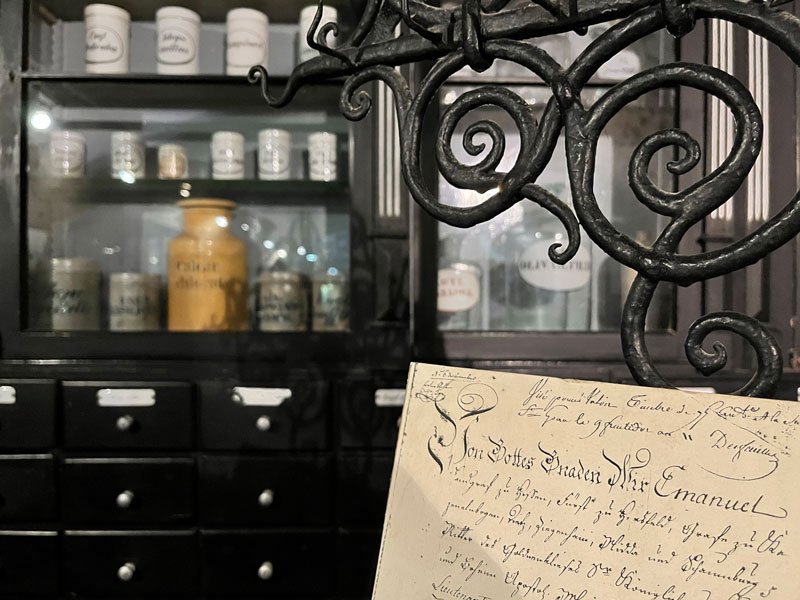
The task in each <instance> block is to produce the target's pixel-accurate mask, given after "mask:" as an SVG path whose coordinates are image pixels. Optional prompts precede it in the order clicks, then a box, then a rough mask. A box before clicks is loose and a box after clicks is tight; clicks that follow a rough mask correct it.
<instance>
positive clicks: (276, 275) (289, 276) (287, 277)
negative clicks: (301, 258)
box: [258, 271, 303, 283]
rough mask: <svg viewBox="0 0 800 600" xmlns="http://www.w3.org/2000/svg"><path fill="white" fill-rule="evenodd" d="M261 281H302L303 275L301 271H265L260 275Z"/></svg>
mask: <svg viewBox="0 0 800 600" xmlns="http://www.w3.org/2000/svg"><path fill="white" fill-rule="evenodd" d="M258 280H259V281H260V282H261V283H272V282H278V281H290V282H293V283H300V282H301V281H302V280H303V276H302V275H300V273H295V272H293V271H265V272H263V273H261V275H259V276H258Z"/></svg>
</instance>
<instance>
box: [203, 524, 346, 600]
mask: <svg viewBox="0 0 800 600" xmlns="http://www.w3.org/2000/svg"><path fill="white" fill-rule="evenodd" d="M201 554H202V565H203V580H204V587H205V591H206V592H207V593H209V594H215V595H224V596H241V595H252V597H259V598H275V597H309V596H328V597H330V596H331V595H332V592H333V573H334V560H333V543H332V539H331V536H330V535H329V534H327V533H284V532H276V533H255V534H254V533H228V532H212V531H204V532H203V533H202V535H201Z"/></svg>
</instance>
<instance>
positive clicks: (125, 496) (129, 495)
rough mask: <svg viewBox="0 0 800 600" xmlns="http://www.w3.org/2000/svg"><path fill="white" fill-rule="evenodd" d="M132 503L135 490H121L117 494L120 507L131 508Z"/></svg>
mask: <svg viewBox="0 0 800 600" xmlns="http://www.w3.org/2000/svg"><path fill="white" fill-rule="evenodd" d="M131 504H133V492H132V491H130V490H125V491H124V492H120V494H119V495H118V496H117V506H119V507H120V508H130V507H131Z"/></svg>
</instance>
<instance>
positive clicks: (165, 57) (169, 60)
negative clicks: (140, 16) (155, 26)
mask: <svg viewBox="0 0 800 600" xmlns="http://www.w3.org/2000/svg"><path fill="white" fill-rule="evenodd" d="M195 56H197V44H196V43H195V40H194V36H192V34H191V33H189V32H188V31H185V30H183V29H181V28H180V27H175V26H173V27H170V28H169V29H165V30H164V31H161V32H160V33H159V35H158V62H160V63H161V64H162V65H186V64H189V63H190V62H192V61H193V60H194V58H195Z"/></svg>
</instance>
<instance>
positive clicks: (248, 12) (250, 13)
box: [225, 8, 269, 24]
mask: <svg viewBox="0 0 800 600" xmlns="http://www.w3.org/2000/svg"><path fill="white" fill-rule="evenodd" d="M239 19H244V20H247V21H259V22H260V23H264V24H267V23H269V18H268V17H267V15H265V14H264V13H263V12H261V11H260V10H256V9H254V8H234V9H231V10H229V11H228V14H227V16H226V17H225V20H226V21H227V22H230V21H236V20H239Z"/></svg>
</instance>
